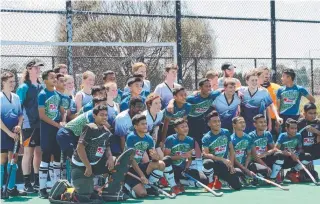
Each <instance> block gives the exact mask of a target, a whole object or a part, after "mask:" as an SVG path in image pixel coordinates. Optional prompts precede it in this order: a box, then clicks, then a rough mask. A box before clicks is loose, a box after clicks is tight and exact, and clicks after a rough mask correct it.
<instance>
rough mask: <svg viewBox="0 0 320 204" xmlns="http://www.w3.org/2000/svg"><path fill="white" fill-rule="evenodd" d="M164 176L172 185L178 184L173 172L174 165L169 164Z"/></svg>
mask: <svg viewBox="0 0 320 204" xmlns="http://www.w3.org/2000/svg"><path fill="white" fill-rule="evenodd" d="M164 176H165V177H166V179H167V181H168V183H169V185H170V187H171V188H172V187H174V186H176V185H177V184H176V181H175V180H174V174H173V170H172V166H171V165H170V166H167V167H166V168H165V169H164Z"/></svg>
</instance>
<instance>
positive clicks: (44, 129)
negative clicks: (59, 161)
mask: <svg viewBox="0 0 320 204" xmlns="http://www.w3.org/2000/svg"><path fill="white" fill-rule="evenodd" d="M58 130H59V129H58V128H56V127H54V126H52V125H49V124H48V123H46V122H43V121H41V122H40V146H41V151H42V152H45V153H48V154H54V155H55V154H60V153H61V150H60V146H59V145H58V142H57V139H56V136H57V132H58Z"/></svg>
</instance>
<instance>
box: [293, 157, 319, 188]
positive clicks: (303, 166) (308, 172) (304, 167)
mask: <svg viewBox="0 0 320 204" xmlns="http://www.w3.org/2000/svg"><path fill="white" fill-rule="evenodd" d="M297 162H298V163H299V164H300V165H301V166H302V168H303V170H304V171H305V172H306V173H307V174H308V175H309V177H310V178H311V180H312V182H313V183H314V184H315V185H317V186H319V185H320V183H319V182H317V181H316V179H315V178H314V177H313V176H312V174H311V173H310V171H309V170H308V169H307V167H306V166H305V165H304V164H303V163H302V162H301V161H300V159H298V160H297Z"/></svg>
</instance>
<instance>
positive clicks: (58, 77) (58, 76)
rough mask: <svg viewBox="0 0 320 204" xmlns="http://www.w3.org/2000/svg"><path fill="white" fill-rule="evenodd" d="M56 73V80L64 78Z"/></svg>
mask: <svg viewBox="0 0 320 204" xmlns="http://www.w3.org/2000/svg"><path fill="white" fill-rule="evenodd" d="M55 73H56V79H57V80H59V79H60V78H61V77H64V75H63V74H60V73H59V72H58V73H57V72H55Z"/></svg>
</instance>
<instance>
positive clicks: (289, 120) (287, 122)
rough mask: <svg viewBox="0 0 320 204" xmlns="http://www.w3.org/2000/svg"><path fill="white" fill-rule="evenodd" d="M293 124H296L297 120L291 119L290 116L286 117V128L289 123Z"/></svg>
mask: <svg viewBox="0 0 320 204" xmlns="http://www.w3.org/2000/svg"><path fill="white" fill-rule="evenodd" d="M294 124H296V125H297V124H298V121H296V120H294V119H292V118H288V119H287V121H286V128H289V127H290V125H294Z"/></svg>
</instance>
